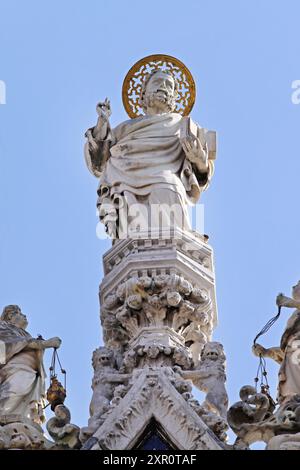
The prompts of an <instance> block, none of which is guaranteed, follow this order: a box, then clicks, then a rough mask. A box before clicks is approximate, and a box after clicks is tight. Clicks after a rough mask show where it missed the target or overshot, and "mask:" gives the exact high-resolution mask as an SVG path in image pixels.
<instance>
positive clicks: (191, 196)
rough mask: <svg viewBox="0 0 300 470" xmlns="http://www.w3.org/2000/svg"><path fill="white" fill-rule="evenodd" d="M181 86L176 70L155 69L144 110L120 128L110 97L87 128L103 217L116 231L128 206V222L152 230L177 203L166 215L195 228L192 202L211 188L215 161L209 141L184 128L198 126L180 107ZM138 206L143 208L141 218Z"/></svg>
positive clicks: (89, 163)
mask: <svg viewBox="0 0 300 470" xmlns="http://www.w3.org/2000/svg"><path fill="white" fill-rule="evenodd" d="M177 91H178V83H177V80H176V78H175V77H174V75H172V74H171V73H170V72H168V71H162V70H155V71H154V72H152V73H149V75H148V76H147V77H146V79H145V80H144V81H143V84H142V91H141V94H140V101H139V102H140V106H141V108H142V109H143V112H144V115H141V116H138V117H135V118H133V119H129V120H127V121H125V122H122V123H121V124H119V125H118V126H117V127H115V128H114V129H112V128H111V126H110V123H109V117H110V115H111V109H110V103H109V101H108V100H107V99H106V100H105V101H104V102H102V103H99V104H98V106H97V112H98V115H99V117H98V122H97V124H96V126H95V127H93V128H91V129H89V130H88V131H87V132H86V137H87V142H86V145H85V159H86V163H87V166H88V168H89V170H90V171H91V172H92V173H93V174H94V175H95V176H96V177H97V178H99V188H98V195H99V199H98V204H97V205H98V208H99V214H100V220H101V221H102V222H103V223H104V224H105V225H106V229H107V231H108V233H109V234H111V236H113V233H114V234H115V236H116V237H117V238H121V236H120V232H121V231H122V230H121V229H122V222H125V221H124V218H123V220H122V217H121V215H120V214H121V209H122V208H123V207H124V206H127V207H129V208H131V209H132V211H131V212H130V215H129V217H127V221H126V222H127V223H128V220H129V222H130V221H131V220H132V225H131V227H134V220H138V223H139V226H140V230H146V229H147V227H149V224H151V227H152V228H153V227H154V226H155V227H159V226H160V225H159V224H160V222H159V220H158V218H159V217H158V213H159V210H160V211H162V213H163V214H164V210H165V211H168V209H169V208H171V216H172V217H173V219H166V220H169V222H167V223H166V224H169V223H170V224H172V223H174V225H176V226H178V227H180V228H181V229H183V230H190V222H189V217H188V212H187V206H188V204H195V203H196V202H197V201H198V199H199V197H200V194H201V192H202V191H203V190H205V189H206V188H207V187H208V185H209V182H210V179H211V177H212V174H213V161H212V160H211V159H209V155H208V154H209V152H208V146H207V143H206V142H203V141H202V143H201V140H200V138H198V137H197V134H194V135H193V134H189V133H188V132H186V133H183V132H182V129H183V123H184V122H188V123H189V125H190V126H193V128H196V129H197V125H196V124H195V123H193V122H192V121H191V120H189V121H186V119H187V118H186V117H183V116H182V115H181V114H179V113H178V112H175V101H176V97H177ZM188 119H189V118H188ZM198 128H199V127H198ZM199 129H200V128H199ZM136 208H137V212H139V211H140V213H139V214H138V216H137V217H136V212H135V210H134V209H136ZM138 208H140V209H138ZM151 208H154V210H152V209H151ZM158 208H159V210H158ZM172 209H174V210H172ZM150 212H151V221H149V213H150ZM140 215H142V217H140ZM135 217H136V218H135ZM153 219H154V220H153ZM141 220H144V221H145V225H144V226H143V222H141ZM170 221H171V222H170ZM147 224H148V225H147ZM137 225H138V224H137ZM162 225H164V224H162ZM115 226H117V227H118V229H117V230H115ZM141 226H142V227H141ZM134 229H135V228H134ZM116 232H117V234H116ZM118 232H119V234H118Z"/></svg>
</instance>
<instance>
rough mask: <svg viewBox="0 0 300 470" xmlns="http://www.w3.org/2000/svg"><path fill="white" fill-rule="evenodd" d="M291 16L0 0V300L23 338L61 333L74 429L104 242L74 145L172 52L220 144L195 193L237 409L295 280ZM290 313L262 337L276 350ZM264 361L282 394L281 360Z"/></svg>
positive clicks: (251, 7)
mask: <svg viewBox="0 0 300 470" xmlns="http://www.w3.org/2000/svg"><path fill="white" fill-rule="evenodd" d="M299 17H300V4H299V2H297V1H296V0H295V1H292V0H289V1H285V2H281V1H274V0H264V1H258V0H251V1H250V0H248V1H237V0H235V1H234V0H227V1H226V2H225V1H221V0H220V1H216V0H215V1H213V0H210V1H209V2H208V1H202V0H187V1H185V2H183V1H179V0H172V1H170V0H167V1H157V0H152V1H151V2H141V1H136V0H131V1H130V2H129V1H128V2H127V1H121V0H115V1H103V0H97V1H96V0H94V1H92V0H85V1H83V0H81V1H76V0H75V1H74V0H72V1H70V0H69V1H63V2H62V1H58V0H52V1H51V2H50V1H45V2H40V1H37V0H36V1H34V0H27V1H26V2H20V1H16V0H0V49H1V53H0V80H3V81H4V82H5V84H6V91H7V96H6V104H5V105H0V157H1V158H0V191H1V195H0V210H1V229H0V263H1V273H0V307H1V309H2V308H3V306H5V305H6V304H10V303H16V304H19V305H20V306H21V307H22V309H23V311H24V312H25V313H26V314H27V315H28V317H29V321H30V325H29V331H30V332H31V333H32V335H34V336H35V335H37V334H38V333H41V334H42V335H43V336H44V337H45V338H46V337H51V336H56V335H57V336H60V337H61V338H62V339H63V344H62V347H61V350H60V356H61V360H62V363H63V366H64V367H65V368H66V369H67V371H68V398H67V402H66V404H67V405H68V406H69V407H70V409H71V411H72V421H73V422H75V423H76V424H78V425H85V424H86V422H87V419H88V406H89V400H90V396H91V391H90V383H91V377H92V368H91V355H92V351H93V350H94V349H95V348H96V347H97V346H99V345H100V344H102V339H101V330H100V323H99V305H98V285H99V282H100V281H101V278H102V275H103V272H102V260H101V258H102V255H103V253H104V252H105V251H106V250H107V249H108V248H109V246H110V242H109V241H105V240H99V239H97V238H96V224H97V217H96V211H95V202H96V187H97V180H96V178H94V177H93V176H92V175H91V174H90V173H89V172H88V170H87V169H86V167H85V163H84V159H83V150H82V149H83V144H84V132H85V130H86V129H87V128H88V127H89V126H91V125H93V124H94V123H95V121H96V112H95V105H96V103H97V102H98V101H99V100H102V99H104V98H105V96H109V97H110V99H111V104H112V109H113V115H112V119H111V120H112V124H113V125H116V124H118V123H119V122H121V121H123V120H125V119H126V114H125V111H124V109H123V106H122V100H121V87H122V81H123V79H124V76H125V74H126V73H127V71H128V69H129V68H130V67H131V66H132V65H133V63H135V62H136V61H137V60H138V59H140V58H142V57H144V56H146V55H149V54H153V53H165V54H169V55H173V56H175V57H178V58H179V59H180V60H182V61H183V62H184V63H185V64H186V65H187V66H188V67H189V69H190V70H191V72H192V74H193V76H194V78H195V81H196V84H197V101H196V104H195V106H194V109H193V112H192V116H193V118H194V119H195V120H196V121H197V122H199V123H200V124H201V125H202V126H204V127H207V128H211V129H216V130H217V132H218V140H219V143H218V145H219V149H218V157H217V162H216V172H215V176H214V178H213V182H212V185H211V187H210V189H209V191H207V193H206V194H205V195H204V197H203V198H202V202H204V204H205V232H206V233H208V234H209V235H210V243H211V244H212V246H213V248H214V250H215V265H216V279H217V298H218V307H219V327H218V328H217V330H216V332H215V339H216V340H220V341H221V342H222V343H223V344H224V346H225V350H226V353H227V359H228V361H227V362H228V393H229V396H230V401H231V402H234V401H236V400H237V399H238V392H239V389H240V387H241V386H242V385H244V384H247V383H253V378H254V376H255V374H256V369H257V360H256V358H254V357H252V355H251V343H252V340H253V337H254V336H255V334H256V333H257V331H258V330H260V329H261V327H262V326H263V325H264V324H265V323H266V321H267V320H268V319H269V318H270V317H271V316H272V315H273V314H274V313H275V311H276V309H275V298H276V295H277V293H278V292H280V291H283V292H284V293H286V294H290V288H291V286H292V285H293V284H294V283H295V282H296V281H298V279H299V278H300V252H299V246H300V240H299V234H300V218H299V175H300V160H299V156H300V155H299V153H300V143H299V124H300V105H296V104H293V103H292V99H291V96H292V92H293V90H292V82H293V81H294V80H297V79H300V66H299V57H300V33H299ZM290 313H291V312H290V311H288V310H286V309H284V310H283V314H282V318H281V319H280V320H279V322H278V323H277V324H276V325H275V326H274V327H273V329H272V330H271V331H270V332H269V334H268V335H267V336H266V337H265V338H264V339H263V340H262V342H263V343H264V344H265V345H268V346H271V345H277V344H278V342H279V339H280V335H281V333H282V330H283V328H284V325H285V322H286V319H287V316H288V315H289V314H290ZM45 363H46V364H45V365H46V368H48V367H49V365H50V355H49V354H47V355H46V358H45ZM268 368H269V373H270V378H271V380H270V381H271V384H272V393H273V394H276V380H277V370H278V368H277V366H276V365H273V364H272V363H270V362H268Z"/></svg>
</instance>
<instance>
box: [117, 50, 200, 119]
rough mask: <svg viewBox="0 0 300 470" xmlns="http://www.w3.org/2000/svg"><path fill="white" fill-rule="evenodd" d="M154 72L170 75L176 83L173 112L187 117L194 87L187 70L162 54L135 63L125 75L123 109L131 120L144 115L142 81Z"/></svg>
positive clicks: (194, 95)
mask: <svg viewBox="0 0 300 470" xmlns="http://www.w3.org/2000/svg"><path fill="white" fill-rule="evenodd" d="M155 70H162V71H164V72H168V73H171V74H172V75H173V77H174V78H175V79H176V80H177V83H178V97H177V99H176V108H175V112H177V113H179V114H182V116H187V115H188V114H189V113H190V112H191V110H192V108H193V106H194V103H195V97H196V85H195V82H194V79H193V77H192V74H191V72H190V71H189V69H188V68H187V67H186V66H185V65H184V64H183V63H182V62H181V61H180V60H178V59H176V58H175V57H171V56H169V55H164V54H155V55H149V56H147V57H144V58H143V59H140V60H139V61H138V62H136V63H135V64H134V65H133V66H132V67H131V69H130V70H129V72H128V73H127V75H126V77H125V79H124V82H123V87H122V99H123V105H124V108H125V110H126V112H127V114H128V116H129V117H131V118H136V117H138V116H142V115H143V114H144V112H143V110H142V107H141V106H140V103H139V101H140V96H141V92H142V85H143V81H144V80H145V79H146V78H147V76H148V75H149V74H150V73H152V72H154V71H155Z"/></svg>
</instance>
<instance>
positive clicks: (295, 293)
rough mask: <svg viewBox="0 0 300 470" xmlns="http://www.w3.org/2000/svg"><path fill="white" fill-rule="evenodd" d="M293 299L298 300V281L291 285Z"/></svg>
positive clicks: (299, 293)
mask: <svg viewBox="0 0 300 470" xmlns="http://www.w3.org/2000/svg"><path fill="white" fill-rule="evenodd" d="M293 299H295V300H300V281H298V283H297V284H296V285H295V286H293Z"/></svg>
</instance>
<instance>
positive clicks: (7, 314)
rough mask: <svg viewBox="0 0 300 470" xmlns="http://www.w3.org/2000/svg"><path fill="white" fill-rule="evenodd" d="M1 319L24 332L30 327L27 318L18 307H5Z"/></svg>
mask: <svg viewBox="0 0 300 470" xmlns="http://www.w3.org/2000/svg"><path fill="white" fill-rule="evenodd" d="M1 318H2V319H3V320H5V321H7V322H9V323H11V324H12V325H15V326H16V327H18V328H23V329H24V330H25V329H26V328H27V326H28V321H27V317H26V315H24V313H22V312H21V309H20V307H18V305H8V306H7V307H5V308H4V310H3V313H2V316H1Z"/></svg>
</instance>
